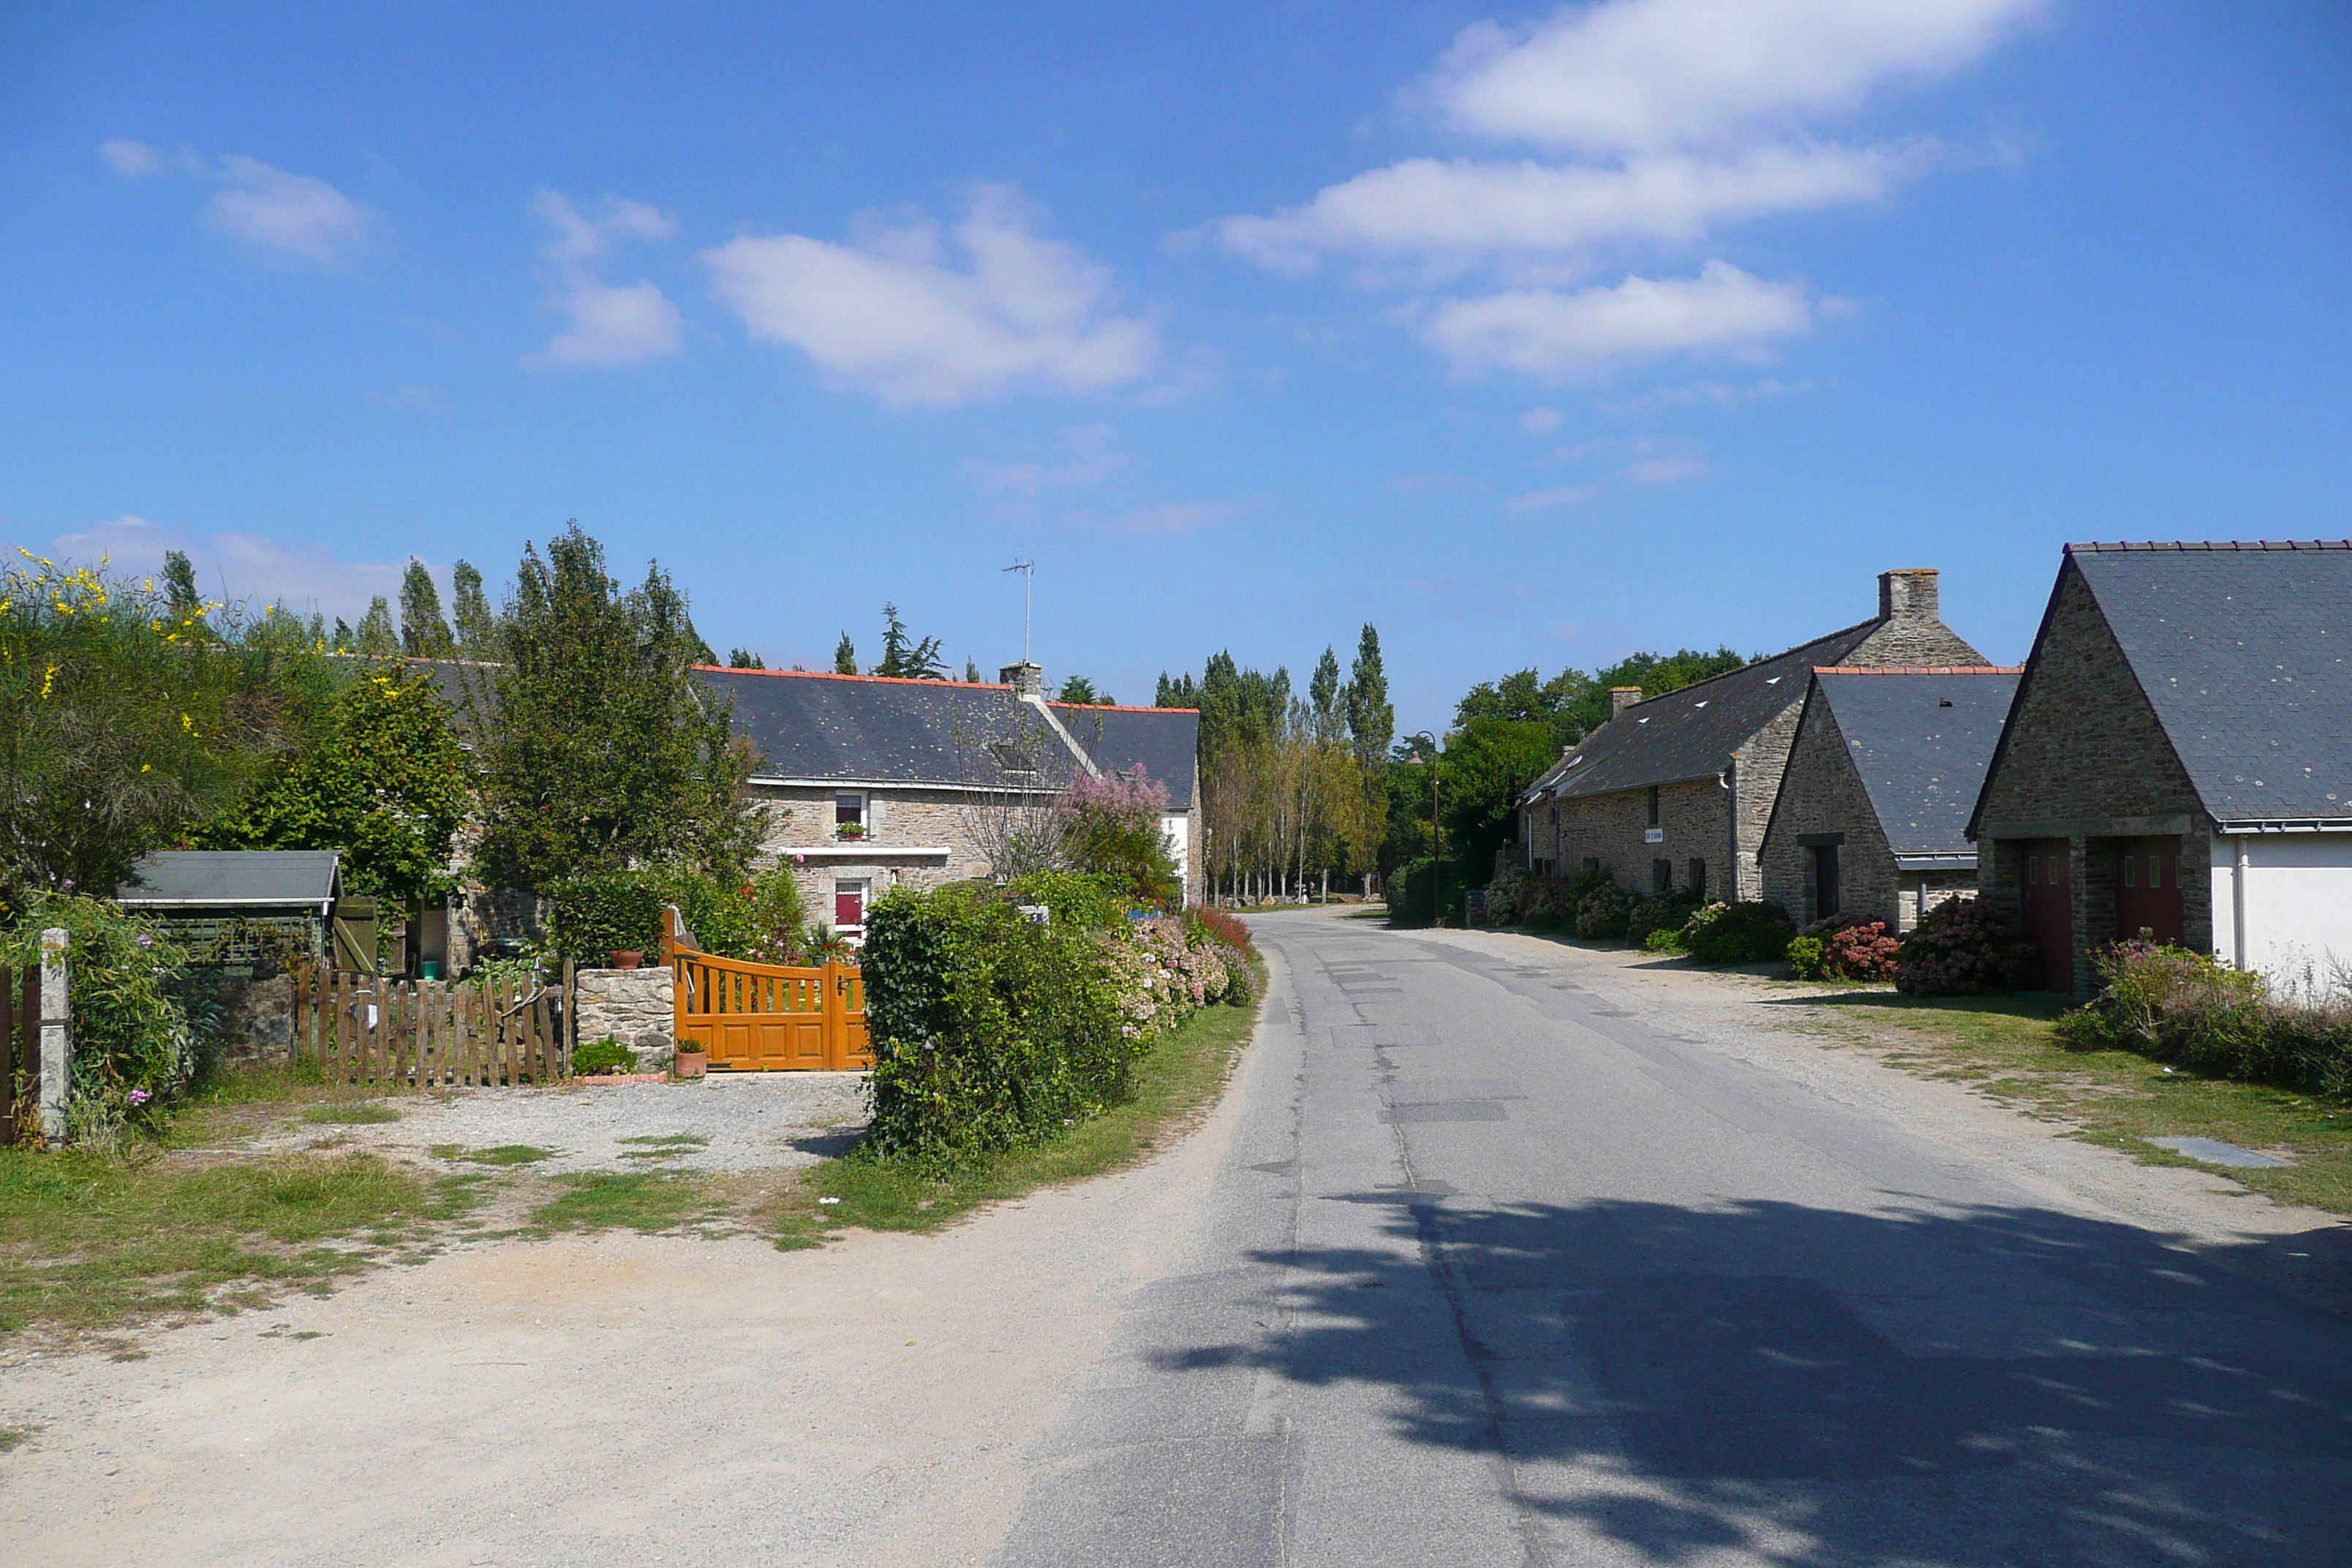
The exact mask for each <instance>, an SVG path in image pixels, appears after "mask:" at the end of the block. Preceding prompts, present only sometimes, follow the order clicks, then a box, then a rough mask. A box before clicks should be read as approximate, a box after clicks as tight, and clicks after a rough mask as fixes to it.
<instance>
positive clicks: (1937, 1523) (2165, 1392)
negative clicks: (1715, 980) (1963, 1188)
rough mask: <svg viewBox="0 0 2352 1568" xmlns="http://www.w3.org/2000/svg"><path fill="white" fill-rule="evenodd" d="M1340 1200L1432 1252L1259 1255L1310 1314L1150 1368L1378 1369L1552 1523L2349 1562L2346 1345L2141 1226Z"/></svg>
mask: <svg viewBox="0 0 2352 1568" xmlns="http://www.w3.org/2000/svg"><path fill="white" fill-rule="evenodd" d="M1897 1196H1899V1195H1897ZM1323 1201H1336V1202H1354V1203H1373V1204H1380V1205H1386V1206H1387V1207H1389V1208H1390V1210H1391V1214H1390V1215H1389V1216H1388V1218H1387V1219H1386V1220H1385V1221H1384V1224H1385V1225H1386V1226H1387V1227H1388V1228H1389V1229H1391V1231H1392V1232H1393V1234H1394V1235H1395V1236H1396V1237H1398V1238H1400V1239H1404V1240H1409V1241H1410V1242H1412V1243H1413V1244H1415V1245H1414V1246H1413V1247H1409V1248H1407V1249H1405V1250H1402V1251H1389V1250H1384V1249H1383V1250H1373V1249H1364V1250H1350V1249H1323V1250H1317V1249H1306V1250H1302V1251H1297V1252H1289V1253H1283V1254H1279V1255H1265V1256H1264V1261H1267V1262H1272V1263H1279V1264H1282V1265H1285V1266H1286V1268H1287V1269H1288V1270H1289V1272H1288V1274H1287V1276H1286V1277H1287V1279H1289V1280H1290V1281H1291V1282H1292V1283H1291V1285H1290V1286H1289V1288H1288V1289H1289V1292H1290V1300H1288V1302H1287V1306H1288V1307H1289V1308H1290V1310H1291V1312H1292V1314H1293V1317H1292V1320H1291V1321H1293V1322H1294V1324H1296V1325H1297V1326H1296V1327H1295V1328H1294V1329H1293V1330H1292V1331H1289V1332H1288V1333H1286V1334H1285V1335H1283V1336H1281V1337H1279V1338H1276V1340H1274V1341H1272V1342H1270V1343H1267V1344H1263V1345H1226V1346H1208V1347H1200V1348H1196V1349H1193V1350H1190V1351H1185V1352H1168V1353H1166V1354H1164V1355H1163V1356H1162V1358H1161V1360H1162V1364H1163V1365H1164V1366H1166V1367H1168V1368H1170V1369H1182V1368H1186V1367H1208V1366H1231V1365H1235V1364H1255V1365H1262V1366H1265V1367H1267V1368H1269V1369H1271V1370H1273V1371H1275V1372H1276V1373H1280V1374H1281V1375H1282V1376H1284V1377H1286V1378H1287V1379H1289V1380H1291V1381H1293V1382H1295V1383H1299V1384H1338V1383H1370V1384H1381V1385H1384V1386H1386V1387H1388V1388H1390V1389H1391V1390H1392V1391H1393V1393H1394V1394H1395V1396H1396V1402H1395V1405H1394V1411H1395V1414H1394V1415H1393V1417H1392V1419H1393V1420H1394V1422H1395V1424H1396V1426H1397V1428H1398V1430H1399V1431H1400V1432H1401V1434H1402V1436H1406V1437H1407V1438H1408V1439H1410V1440H1411V1441H1412V1442H1415V1443H1420V1444H1428V1445H1434V1446H1440V1447H1450V1448H1456V1449H1466V1450H1476V1451H1500V1452H1502V1453H1505V1454H1507V1455H1508V1456H1509V1458H1511V1459H1512V1460H1513V1461H1514V1466H1515V1474H1516V1475H1517V1478H1518V1481H1517V1485H1518V1487H1519V1489H1520V1490H1521V1492H1522V1494H1523V1495H1524V1497H1525V1499H1526V1500H1527V1503H1528V1506H1529V1507H1530V1508H1532V1509H1534V1510H1537V1512H1538V1515H1539V1516H1541V1517H1542V1518H1543V1519H1545V1520H1546V1521H1548V1527H1549V1529H1551V1530H1552V1531H1555V1532H1557V1533H1559V1534H1560V1535H1563V1536H1569V1537H1580V1538H1583V1539H1586V1540H1588V1541H1589V1540H1590V1539H1591V1538H1593V1537H1598V1538H1601V1540H1604V1541H1608V1542H1615V1543H1617V1544H1618V1545H1619V1546H1620V1547H1621V1548H1631V1549H1633V1551H1634V1552H1637V1553H1638V1554H1639V1560H1644V1561H1651V1562H1662V1563H1687V1562H1696V1561H1697V1560H1700V1559H1703V1558H1708V1557H1711V1556H1712V1555H1713V1554H1715V1553H1717V1552H1734V1553H1735V1554H1739V1555H1744V1556H1748V1557H1751V1558H1754V1559H1760V1560H1763V1561H1769V1562H1789V1563H1840V1564H1843V1563H1885V1564H1894V1563H1906V1564H1907V1563H1969V1564H1976V1563H1983V1564H1995V1563H2000V1564H2009V1563H2043V1562H2046V1563H2108V1562H2118V1563H2120V1562H2126V1561H2127V1562H2132V1563H2146V1562H2181V1563H2305V1562H2309V1563H2337V1562H2340V1561H2342V1558H2341V1556H2340V1553H2341V1552H2343V1550H2344V1542H2345V1541H2346V1540H2347V1539H2352V1537H2347V1533H2346V1532H2347V1526H2352V1507H2347V1487H2346V1485H2345V1482H2346V1480H2347V1476H2352V1353H2348V1352H2352V1328H2347V1325H2345V1324H2344V1323H2342V1322H2340V1321H2336V1320H2335V1319H2332V1318H2328V1317H2325V1316H2323V1315H2321V1314H2318V1313H2316V1312H2314V1311H2312V1310H2309V1309H2307V1308H2305V1307H2302V1306H2300V1305H2298V1304H2296V1303H2294V1302H2293V1301H2291V1300H2287V1299H2286V1298H2284V1297H2282V1296H2278V1295H2276V1294H2274V1293H2272V1292H2270V1291H2268V1290H2265V1289H2263V1288H2261V1287H2259V1286H2256V1285H2253V1284H2251V1283H2249V1282H2248V1281H2246V1280H2243V1279H2238V1278H2235V1277H2234V1276H2232V1275H2231V1274H2229V1273H2227V1272H2224V1271H2222V1270H2220V1269H2218V1268H2214V1267H2213V1266H2211V1265H2210V1264H2209V1263H2207V1262H2204V1261H2202V1260H2200V1259H2199V1258H2194V1257H2191V1256H2189V1255H2186V1254H2184V1253H2182V1252H2180V1251H2178V1250H2175V1249H2173V1248H2171V1247H2165V1246H2163V1245H2161V1244H2160V1243H2159V1241H2158V1238H2155V1237H2151V1236H2150V1235H2148V1234H2147V1233H2146V1232H2143V1231H2140V1230H2137V1229H2135V1228H2132V1227H2129V1226H2120V1225H2112V1224H2105V1223H2102V1222H2098V1221H2094V1220H2087V1219H2082V1218H2077V1217H2074V1216H2072V1215H2062V1214H2056V1213H2052V1212H2047V1211H2042V1210H2036V1209H2032V1208H2000V1209H1995V1208H1979V1209H1973V1210H1945V1211H1942V1212H1935V1213H1922V1212H1919V1211H1917V1210H1905V1211H1903V1212H1882V1213H1874V1214H1857V1213H1849V1212H1843V1211H1838V1210H1829V1209H1817V1208H1811V1207H1807V1206H1804V1205H1797V1204H1790V1203H1759V1202H1750V1203H1738V1204H1725V1205H1720V1206H1717V1207H1710V1208H1705V1209H1698V1208H1685V1207H1678V1206H1675V1205H1663V1204H1645V1203H1632V1202H1594V1203H1590V1204H1585V1205H1573V1206H1561V1205H1510V1206H1499V1207H1483V1208H1481V1207H1468V1206H1463V1205H1460V1204H1454V1205H1441V1204H1438V1203H1434V1202H1433V1201H1431V1199H1429V1198H1428V1197H1427V1196H1424V1195H1415V1194H1399V1193H1372V1194H1341V1195H1336V1196H1333V1197H1329V1198H1327V1199H1325V1200H1323ZM1431 1279H1435V1281H1436V1283H1437V1285H1438V1287H1439V1289H1438V1290H1437V1291H1436V1292H1434V1293H1433V1292H1432V1291H1431V1290H1430V1289H1428V1286H1429V1283H1430V1281H1431ZM1449 1341H1451V1342H1453V1345H1454V1346H1459V1347H1461V1349H1460V1351H1459V1352H1456V1351H1455V1350H1454V1348H1452V1346H1449V1344H1448V1342H1449Z"/></svg>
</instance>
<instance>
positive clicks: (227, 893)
mask: <svg viewBox="0 0 2352 1568" xmlns="http://www.w3.org/2000/svg"><path fill="white" fill-rule="evenodd" d="M341 860H342V852H341V850H336V849H159V850H156V851H155V852H154V853H152V854H149V855H142V856H141V857H140V858H138V860H137V861H135V862H133V864H132V865H131V880H129V881H127V882H125V883H123V884H122V886H121V887H120V888H118V889H115V895H114V897H115V901H116V902H117V903H121V904H125V905H128V906H130V907H131V908H134V909H145V908H153V909H163V908H174V909H187V908H199V909H259V908H263V907H267V906H271V905H277V906H281V907H293V906H297V905H301V906H311V905H318V906H324V905H326V904H329V903H331V902H332V901H333V900H334V899H335V897H336V894H337V891H338V889H337V887H336V872H337V868H338V867H339V866H340V864H341Z"/></svg>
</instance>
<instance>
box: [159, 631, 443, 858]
mask: <svg viewBox="0 0 2352 1568" xmlns="http://www.w3.org/2000/svg"><path fill="white" fill-rule="evenodd" d="M469 773H470V770H469V768H468V766H467V758H466V752H465V748H464V747H463V746H462V745H461V744H459V742H458V740H457V731H456V729H455V728H454V727H453V726H452V725H451V723H450V721H449V714H448V711H447V710H446V709H444V708H443V707H442V706H441V703H440V702H439V700H437V699H436V695H435V693H434V689H433V687H432V685H431V683H430V682H428V681H426V680H425V679H424V678H423V677H422V676H415V675H409V674H407V673H400V674H396V675H386V674H382V673H372V674H369V675H367V676H364V677H362V679H359V680H356V681H354V682H352V684H351V685H350V686H348V687H346V688H345V689H343V691H342V692H341V694H340V695H339V696H337V697H336V699H335V700H334V702H333V703H332V705H331V707H330V708H329V710H328V713H327V725H326V729H325V731H324V733H322V734H321V735H320V736H319V737H318V738H317V739H316V740H315V741H314V742H312V743H311V744H310V746H308V747H306V748H305V749H304V750H303V751H302V752H299V754H297V755H295V756H294V757H292V758H291V759H290V760H289V761H287V762H285V763H281V764H280V765H279V767H278V771H277V772H276V773H275V776H272V777H269V778H268V779H266V780H265V781H264V782H263V783H262V784H260V786H259V787H258V788H257V789H256V790H255V791H254V793H253V794H252V795H249V796H247V799H246V800H245V801H244V802H243V803H242V804H241V805H239V806H238V807H237V808H236V810H235V811H234V812H232V813H230V814H229V815H228V816H226V817H224V818H223V819H221V820H219V821H217V822H215V823H214V824H212V825H210V826H207V827H206V828H205V830H204V831H203V832H202V833H201V834H199V836H198V841H199V842H200V843H202V844H204V845H205V846H206V847H214V848H222V849H340V850H341V851H343V872H344V876H345V879H347V880H348V881H349V883H350V884H351V886H352V888H353V889H355V890H357V891H361V892H368V893H376V894H381V895H383V897H386V898H391V899H397V900H401V901H402V902H404V903H405V902H410V901H413V900H418V899H425V898H430V897H433V896H436V895H437V894H440V893H444V892H446V891H447V890H448V889H450V888H451V887H453V886H454V885H455V881H456V879H455V878H454V877H453V876H452V875H451V873H450V867H449V856H450V845H451V841H452V840H453V839H454V838H455V837H456V835H457V829H458V828H459V827H460V826H462V825H463V824H464V822H465V820H466V815H467V809H468V807H469V805H470V804H471V795H470V784H471V780H470V777H469Z"/></svg>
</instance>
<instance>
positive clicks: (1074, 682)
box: [1054, 675, 1118, 708]
mask: <svg viewBox="0 0 2352 1568" xmlns="http://www.w3.org/2000/svg"><path fill="white" fill-rule="evenodd" d="M1054 700H1055V701H1056V702H1067V703H1069V704H1071V705H1072V706H1073V707H1078V708H1114V707H1117V706H1118V703H1117V701H1116V700H1114V699H1113V698H1112V696H1111V694H1110V693H1109V692H1108V691H1100V690H1097V689H1096V687H1095V683H1094V682H1093V681H1091V680H1088V679H1087V678H1086V677H1085V676H1083V675H1070V676H1065V677H1063V679H1062V688H1061V689H1060V690H1059V691H1056V692H1055V693H1054Z"/></svg>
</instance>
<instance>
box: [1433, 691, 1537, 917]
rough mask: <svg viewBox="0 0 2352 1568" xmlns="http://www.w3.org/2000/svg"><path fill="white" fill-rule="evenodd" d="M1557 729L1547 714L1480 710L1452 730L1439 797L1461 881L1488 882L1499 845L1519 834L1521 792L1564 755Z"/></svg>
mask: <svg viewBox="0 0 2352 1568" xmlns="http://www.w3.org/2000/svg"><path fill="white" fill-rule="evenodd" d="M1557 735H1558V731H1557V729H1556V728H1555V726H1554V724H1553V722H1552V721H1550V720H1549V719H1548V718H1545V717H1542V716H1537V717H1533V718H1527V719H1515V718H1506V717H1502V716H1499V715H1483V714H1482V715H1479V716H1477V717H1475V718H1473V719H1472V720H1471V721H1469V722H1468V723H1466V724H1465V725H1463V726H1461V727H1460V728H1459V729H1457V730H1455V731H1453V732H1452V733H1451V734H1449V735H1447V737H1446V739H1445V751H1444V756H1443V758H1442V759H1441V761H1440V763H1439V767H1438V776H1439V780H1440V784H1441V785H1442V787H1443V791H1444V798H1443V799H1442V800H1441V801H1440V803H1439V810H1440V815H1441V816H1443V817H1444V823H1445V832H1446V837H1447V839H1448V847H1449V849H1450V851H1451V854H1452V856H1453V858H1454V859H1455V861H1456V862H1457V863H1458V865H1459V867H1460V870H1459V872H1458V873H1457V875H1458V878H1459V879H1458V880H1456V881H1454V884H1453V885H1454V886H1456V887H1474V888H1475V887H1480V886H1483V885H1484V884H1485V883H1486V879H1487V878H1488V876H1490V875H1491V874H1492V873H1493V871H1494V867H1495V851H1496V850H1497V849H1499V848H1501V847H1503V845H1505V844H1506V843H1508V842H1509V841H1510V840H1511V839H1513V838H1515V837H1517V819H1518V809H1517V802H1518V797H1519V794H1520V792H1521V791H1523V790H1525V789H1526V788H1527V787H1528V785H1529V784H1533V783H1534V782H1535V781H1536V779H1537V777H1538V775H1539V774H1541V773H1542V772H1543V771H1544V770H1545V769H1546V768H1548V767H1549V766H1550V765H1551V764H1552V763H1554V762H1555V761H1557V760H1558V759H1559V743H1558V740H1557Z"/></svg>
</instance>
